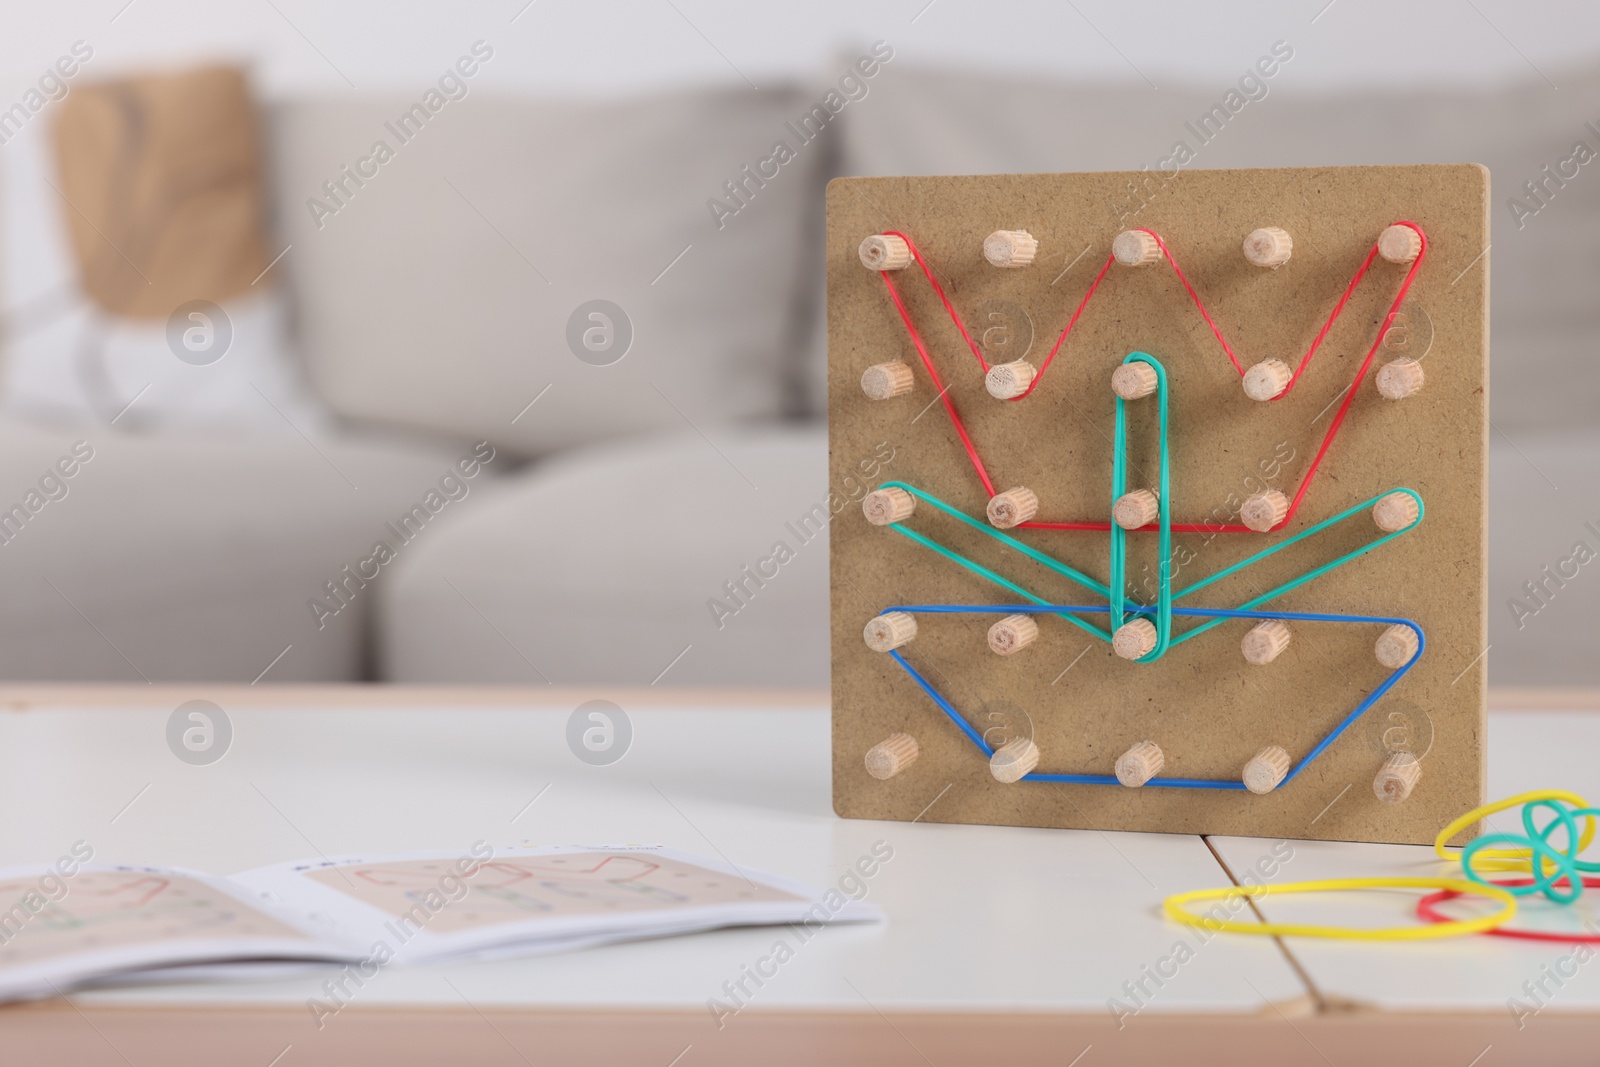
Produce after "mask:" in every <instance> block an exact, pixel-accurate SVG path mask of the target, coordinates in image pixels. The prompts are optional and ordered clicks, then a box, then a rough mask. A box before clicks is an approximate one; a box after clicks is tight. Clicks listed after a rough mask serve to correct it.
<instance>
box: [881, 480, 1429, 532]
mask: <svg viewBox="0 0 1600 1067" xmlns="http://www.w3.org/2000/svg"><path fill="white" fill-rule="evenodd" d="M916 507H917V498H916V497H914V496H912V495H911V494H910V493H908V492H906V491H905V490H904V489H898V488H894V487H892V486H891V487H890V488H887V489H877V490H874V491H873V492H871V493H868V494H867V495H866V496H865V497H863V498H862V501H861V512H862V514H864V515H865V516H866V517H867V521H868V522H870V523H872V524H873V525H874V526H888V525H890V524H891V523H896V522H904V521H905V520H906V519H909V518H910V517H911V513H912V512H913V511H915V510H916ZM1038 513H1039V494H1038V493H1035V492H1034V491H1033V490H1032V489H1029V488H1028V487H1027V486H1023V485H1019V486H1015V487H1013V488H1011V489H1007V490H1005V491H1004V492H1000V493H996V494H995V495H994V496H992V497H990V498H989V504H988V506H987V507H986V508H984V515H985V516H986V517H987V518H988V520H989V525H991V526H993V527H995V528H996V529H998V530H1010V529H1012V528H1014V527H1016V526H1020V525H1021V524H1023V523H1025V522H1030V521H1032V519H1033V517H1034V516H1035V515H1037V514H1038ZM1288 514H1289V498H1288V497H1287V496H1285V495H1284V494H1283V493H1281V492H1279V491H1278V490H1276V489H1263V490H1261V491H1260V492H1257V493H1252V494H1250V496H1249V497H1247V498H1246V499H1245V501H1244V503H1242V504H1240V505H1239V521H1240V522H1242V523H1243V524H1244V525H1246V526H1248V527H1249V528H1250V529H1252V530H1254V531H1256V532H1257V533H1266V532H1267V531H1269V530H1272V529H1274V528H1276V527H1277V526H1278V525H1279V524H1280V523H1282V522H1283V521H1284V519H1285V518H1287V517H1288ZM1417 515H1418V509H1417V501H1416V498H1415V497H1413V496H1412V495H1411V494H1410V493H1402V492H1398V491H1396V492H1393V493H1388V494H1385V495H1384V496H1381V497H1379V498H1378V501H1377V503H1375V504H1373V505H1372V521H1373V523H1374V524H1376V525H1377V527H1378V529H1380V530H1382V531H1383V532H1384V533H1394V532H1396V531H1397V530H1403V529H1405V528H1406V527H1407V526H1410V525H1411V524H1412V523H1414V522H1416V521H1417ZM1160 516H1161V495H1160V494H1159V493H1158V492H1157V491H1156V490H1154V489H1135V490H1133V491H1131V492H1128V493H1124V494H1122V495H1121V496H1119V497H1117V499H1116V500H1115V501H1114V502H1113V503H1112V505H1111V521H1112V522H1115V523H1116V524H1117V525H1118V526H1120V527H1122V528H1123V529H1124V530H1142V529H1144V528H1145V527H1147V526H1150V525H1152V524H1153V523H1155V521H1156V520H1157V519H1158V518H1160Z"/></svg>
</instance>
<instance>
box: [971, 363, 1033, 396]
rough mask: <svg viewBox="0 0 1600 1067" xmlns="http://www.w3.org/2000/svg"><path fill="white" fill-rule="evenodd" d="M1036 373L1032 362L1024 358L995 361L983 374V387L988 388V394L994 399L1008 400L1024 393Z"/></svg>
mask: <svg viewBox="0 0 1600 1067" xmlns="http://www.w3.org/2000/svg"><path fill="white" fill-rule="evenodd" d="M1037 374H1038V371H1037V370H1035V369H1034V366H1033V364H1032V363H1029V362H1028V361H1027V360H1025V359H1019V360H1015V361H1014V362H1011V363H996V364H995V365H994V366H992V367H990V368H989V373H988V374H986V375H984V377H983V387H984V388H985V389H987V390H989V395H990V396H992V397H994V398H995V399H996V400H1010V399H1011V398H1012V397H1017V396H1021V395H1022V394H1023V393H1026V392H1027V391H1028V386H1030V385H1032V384H1033V379H1034V377H1035V376H1036V375H1037Z"/></svg>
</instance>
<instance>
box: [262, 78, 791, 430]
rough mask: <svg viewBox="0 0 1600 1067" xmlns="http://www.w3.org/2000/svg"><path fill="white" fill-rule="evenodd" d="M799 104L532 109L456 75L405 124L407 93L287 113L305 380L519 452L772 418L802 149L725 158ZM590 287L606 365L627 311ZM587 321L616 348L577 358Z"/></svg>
mask: <svg viewBox="0 0 1600 1067" xmlns="http://www.w3.org/2000/svg"><path fill="white" fill-rule="evenodd" d="M486 66H492V61H491V63H490V64H486ZM464 84H465V83H464ZM799 100H800V96H799V95H798V94H796V93H794V92H790V91H785V90H762V91H751V90H748V89H743V88H740V89H736V90H735V89H729V90H715V91H710V90H707V91H680V92H673V93H667V94H660V95H656V96H654V97H650V98H641V99H637V100H630V101H626V102H580V101H573V100H561V101H549V102H536V101H517V100H511V99H496V98H492V97H490V96H488V95H486V94H484V93H483V91H482V90H480V89H475V88H470V86H469V92H468V95H466V96H465V97H463V98H461V99H458V100H454V101H451V102H448V103H446V104H444V105H443V106H442V108H441V110H439V111H438V112H437V113H436V114H433V115H432V117H430V118H428V119H427V120H426V123H425V124H424V125H422V127H421V129H420V130H414V129H413V127H412V126H411V125H406V126H404V128H402V127H401V126H399V125H397V123H399V121H400V117H401V116H403V115H406V114H408V109H410V108H411V107H412V105H413V104H415V103H417V101H415V100H412V99H408V98H403V97H394V98H387V99H378V100H368V101H347V100H337V101H330V100H316V101H305V102H300V103H291V104H286V105H283V106H281V107H280V108H279V109H278V112H277V114H276V118H275V122H274V124H273V135H272V145H273V151H274V155H275V157H276V168H277V180H276V183H275V188H276V196H277V203H278V213H279V216H280V218H279V223H280V229H281V230H282V232H283V233H284V235H285V240H286V241H287V242H288V243H290V244H292V245H293V250H292V251H291V252H290V253H289V254H288V255H287V256H286V257H285V258H284V260H283V263H282V264H280V267H281V268H282V269H283V270H285V271H286V275H287V277H288V278H289V279H290V280H291V283H292V285H293V290H294V293H295V295H296V298H297V301H298V309H299V312H300V316H301V322H300V325H301V329H302V337H303V341H304V344H305V347H306V350H307V353H308V361H309V363H310V365H311V370H312V375H313V378H314V382H315V385H316V386H317V388H318V389H319V390H320V391H321V393H322V395H323V396H324V397H326V399H327V401H328V402H329V403H330V404H331V405H332V406H333V407H334V408H335V409H336V410H337V411H338V412H340V413H341V414H343V415H346V416H349V417H352V418H357V419H364V420H377V421H381V422H387V423H402V424H407V425H412V426H422V427H428V428H432V429H436V430H445V431H451V432H454V433H456V434H459V435H462V436H464V437H468V438H472V439H476V438H487V439H489V440H492V441H495V442H497V443H500V444H503V445H504V446H505V447H506V448H508V449H511V450H513V451H515V452H517V453H519V454H522V455H534V454H539V453H545V452H548V451H551V450H553V449H557V448H563V447H569V446H571V445H574V444H581V443H586V442H597V441H603V440H607V439H611V438H617V437H620V436H624V435H629V434H641V433H651V432H661V431H668V430H670V431H681V430H683V429H685V428H686V426H685V421H686V419H687V420H691V421H693V422H696V423H699V422H702V421H705V420H707V419H720V420H737V419H754V418H762V417H770V416H773V415H776V414H778V413H780V412H781V411H783V410H784V409H785V408H786V407H787V406H790V401H789V399H788V390H789V382H790V380H791V376H792V372H793V368H792V366H791V365H790V364H788V363H786V362H785V358H784V354H785V353H786V352H787V351H790V350H792V347H793V346H792V344H791V343H790V342H791V338H792V334H793V333H794V331H795V320H796V319H797V318H798V313H797V312H796V310H795V308H794V307H793V306H792V305H793V294H794V292H795V291H796V287H797V285H798V282H799V270H800V268H799V262H800V256H799V255H798V254H797V252H798V249H799V248H800V246H801V241H800V238H801V228H802V226H803V225H806V224H808V223H809V224H812V225H814V224H815V218H814V216H813V217H811V218H809V219H808V218H807V216H806V214H805V212H806V210H808V209H809V210H812V211H815V209H816V207H817V205H818V204H820V201H821V189H820V187H819V186H820V180H819V177H818V174H817V170H816V166H817V162H816V157H817V153H816V152H815V151H810V152H807V151H804V150H802V151H801V152H800V153H798V155H797V157H796V158H794V159H793V160H791V161H789V162H787V163H783V164H781V165H777V168H778V169H777V173H776V174H775V176H773V177H772V178H770V180H765V181H764V183H763V184H760V185H759V186H758V185H757V184H756V181H759V180H760V179H759V175H758V176H757V178H756V179H755V180H751V179H746V178H744V177H743V176H742V174H741V168H744V167H747V166H749V167H755V166H757V165H759V164H760V162H761V161H762V160H765V159H767V158H769V157H770V156H771V154H772V146H773V143H774V142H775V141H776V140H777V139H778V138H779V137H780V136H781V135H783V133H784V126H783V124H784V122H785V121H786V120H787V119H789V118H790V117H791V114H792V113H795V112H797V110H798V109H799V103H798V101H799ZM423 114H424V115H426V114H427V112H426V109H424V110H423ZM413 121H415V120H413ZM399 133H404V134H408V135H409V136H408V138H407V139H406V140H404V141H402V140H401V138H400V137H399V136H397V134H399ZM379 142H382V143H383V144H385V145H386V146H388V149H389V150H390V151H392V158H388V159H387V161H386V162H383V163H381V164H380V163H379V162H377V159H378V157H380V156H384V155H385V154H386V153H385V152H383V151H380V150H379V148H378V144H379ZM347 167H348V168H349V169H348V170H345V169H344V168H347ZM363 173H365V174H367V175H368V176H367V177H366V178H364V179H363V178H362V177H361V174H363ZM735 179H739V180H741V181H744V182H745V188H746V189H747V190H749V191H750V192H749V195H748V196H747V201H748V203H747V206H745V207H743V208H741V209H740V210H739V211H738V212H737V214H734V215H731V216H730V215H727V214H724V215H722V217H721V218H720V219H719V218H718V217H716V216H715V215H714V214H713V212H712V210H711V209H710V208H709V207H708V201H710V200H712V199H713V198H720V199H721V200H722V201H723V202H724V204H727V203H730V202H731V201H730V200H729V197H728V193H727V192H726V188H725V187H726V184H727V183H729V182H730V181H733V180H735ZM357 182H360V184H359V185H358V184H357ZM325 183H326V184H325ZM332 183H339V184H332ZM595 300H605V301H609V302H611V303H612V304H614V305H616V306H618V307H620V308H621V309H622V311H623V313H624V314H625V315H626V317H627V320H628V321H629V323H630V324H631V332H632V342H631V347H629V348H628V349H627V350H626V354H625V355H624V356H623V357H622V358H621V359H620V361H619V362H614V363H610V364H609V365H594V363H595V362H603V361H605V360H606V359H608V358H610V357H611V356H612V355H614V354H616V353H618V352H620V351H621V341H620V340H619V338H620V336H621V333H620V331H621V330H622V325H623V324H622V322H621V321H620V320H619V319H618V318H617V316H616V315H615V314H614V313H611V312H607V311H604V310H601V311H599V312H598V313H599V314H602V315H607V316H608V317H609V320H610V321H609V322H608V321H606V320H604V319H594V318H590V317H589V316H590V314H592V313H594V312H593V311H592V310H591V309H585V308H583V307H582V306H583V305H586V304H588V303H589V302H591V301H595ZM608 330H610V331H612V332H611V333H610V337H609V340H608V338H607V336H606V332H607V331H608ZM588 331H592V332H588ZM586 332H588V337H589V339H590V342H591V343H592V344H593V345H594V346H596V347H597V348H602V349H604V348H605V346H606V345H607V344H608V343H609V345H610V346H611V347H610V348H609V349H607V350H605V351H600V352H598V353H596V354H594V355H593V356H592V357H590V358H591V359H592V362H586V361H585V360H583V359H580V358H579V356H578V355H577V354H575V348H574V347H573V345H572V344H571V343H569V337H571V338H572V339H573V340H574V341H579V340H581V339H582V338H583V337H584V335H585V333H586ZM580 347H581V345H580ZM583 351H584V353H585V355H586V356H587V355H588V354H589V350H588V349H584V350H583ZM546 389H548V393H546V392H545V390H546ZM536 397H539V398H541V399H539V401H538V403H537V404H536V405H535V406H534V407H532V408H528V407H527V405H528V404H529V403H530V402H531V401H533V400H534V398H536Z"/></svg>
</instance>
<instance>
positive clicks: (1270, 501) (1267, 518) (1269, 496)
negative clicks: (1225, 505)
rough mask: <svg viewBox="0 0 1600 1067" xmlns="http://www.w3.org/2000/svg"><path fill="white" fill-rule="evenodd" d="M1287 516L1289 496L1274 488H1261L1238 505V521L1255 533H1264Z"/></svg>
mask: <svg viewBox="0 0 1600 1067" xmlns="http://www.w3.org/2000/svg"><path fill="white" fill-rule="evenodd" d="M1288 516H1289V498H1288V497H1286V496H1284V495H1283V494H1282V493H1280V492H1278V491H1277V490H1276V489H1263V490H1261V492H1259V493H1254V494H1252V495H1251V496H1250V497H1249V498H1247V499H1246V500H1245V502H1244V503H1243V504H1240V505H1239V521H1240V522H1242V523H1244V524H1245V525H1246V526H1248V527H1250V529H1252V530H1254V531H1255V532H1256V533H1266V532H1267V531H1268V530H1271V529H1273V528H1275V527H1276V526H1277V525H1278V524H1279V523H1281V522H1282V521H1283V520H1284V519H1286V518H1288Z"/></svg>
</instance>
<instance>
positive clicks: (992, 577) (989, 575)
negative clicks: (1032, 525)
mask: <svg viewBox="0 0 1600 1067" xmlns="http://www.w3.org/2000/svg"><path fill="white" fill-rule="evenodd" d="M958 514H959V513H958ZM963 517H964V516H963ZM889 528H890V529H891V530H894V531H895V532H897V533H900V534H904V535H905V536H906V537H909V538H910V539H911V540H913V541H915V542H916V543H917V544H919V545H922V546H923V547H925V548H931V549H932V550H933V551H935V552H937V553H938V554H939V555H941V556H943V557H944V558H945V559H948V560H950V561H951V562H952V563H955V564H957V565H958V566H961V567H965V568H966V569H967V570H969V571H971V572H972V573H973V574H976V575H977V576H978V577H980V578H986V579H988V580H989V581H991V582H993V583H994V584H995V585H998V586H999V587H1000V588H1002V589H1009V590H1010V591H1011V592H1013V593H1015V594H1017V595H1018V596H1020V597H1023V598H1024V599H1026V600H1031V601H1033V602H1034V603H1035V604H1038V605H1040V606H1041V607H1044V606H1048V605H1049V603H1050V602H1049V601H1048V600H1046V599H1045V598H1044V597H1042V596H1038V595H1037V594H1034V593H1030V592H1028V591H1027V590H1026V589H1024V588H1022V586H1020V585H1018V584H1017V583H1016V582H1013V581H1011V580H1010V579H1009V578H1003V577H1001V576H1000V575H998V574H996V573H995V572H994V571H992V570H990V569H989V568H988V567H985V566H984V565H983V564H981V563H975V562H973V561H972V560H970V559H968V558H967V557H965V556H963V555H961V554H960V553H959V552H954V551H952V550H950V549H948V548H946V547H944V546H943V545H941V544H940V543H939V542H937V541H935V540H933V539H932V538H931V537H924V536H923V535H922V534H919V533H917V531H915V530H910V529H907V528H906V527H905V526H903V525H902V524H900V523H898V522H897V523H892V524H891V525H890V527H889ZM1061 617H1062V618H1064V619H1066V620H1067V621H1068V622H1070V623H1072V624H1073V625H1074V626H1076V627H1078V629H1080V630H1084V631H1086V632H1088V633H1091V634H1093V635H1094V636H1096V637H1098V638H1100V640H1102V641H1109V640H1111V635H1110V634H1108V633H1106V631H1104V630H1102V629H1100V627H1098V626H1096V625H1094V624H1093V623H1090V622H1085V621H1084V620H1082V619H1080V618H1078V617H1077V616H1076V615H1062V616H1061Z"/></svg>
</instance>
